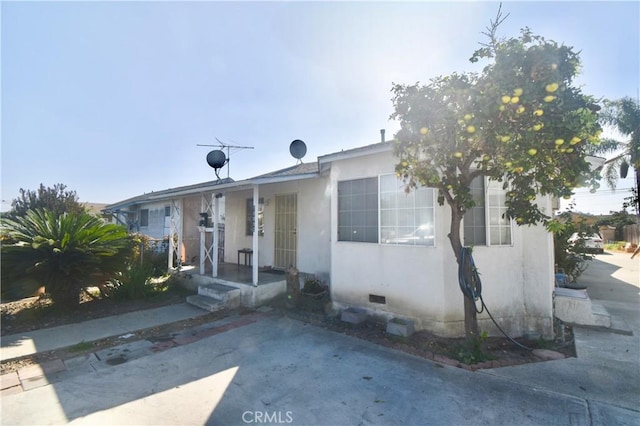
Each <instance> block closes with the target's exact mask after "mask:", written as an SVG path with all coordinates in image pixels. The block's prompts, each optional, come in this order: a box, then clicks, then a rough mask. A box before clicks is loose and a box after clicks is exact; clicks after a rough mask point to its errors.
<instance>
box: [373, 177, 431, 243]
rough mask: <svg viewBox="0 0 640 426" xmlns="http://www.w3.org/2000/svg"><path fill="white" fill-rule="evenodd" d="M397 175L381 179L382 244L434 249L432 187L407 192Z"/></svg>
mask: <svg viewBox="0 0 640 426" xmlns="http://www.w3.org/2000/svg"><path fill="white" fill-rule="evenodd" d="M404 188H405V185H404V183H403V182H402V181H401V180H399V179H398V178H397V177H396V176H395V175H384V176H380V241H381V242H382V243H383V244H405V245H420V246H434V243H435V227H434V213H435V205H434V200H433V188H426V187H420V188H417V189H414V190H412V191H411V192H409V193H407V192H405V189H404Z"/></svg>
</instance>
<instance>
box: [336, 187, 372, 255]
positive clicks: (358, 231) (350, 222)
mask: <svg viewBox="0 0 640 426" xmlns="http://www.w3.org/2000/svg"><path fill="white" fill-rule="evenodd" d="M338 241H360V242H365V243H377V242H378V179H377V178H366V179H355V180H348V181H342V182H338Z"/></svg>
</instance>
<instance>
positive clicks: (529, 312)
mask: <svg viewBox="0 0 640 426" xmlns="http://www.w3.org/2000/svg"><path fill="white" fill-rule="evenodd" d="M394 164H395V159H394V157H393V156H392V154H391V153H390V152H388V153H382V154H375V155H369V156H362V157H358V158H351V159H345V160H338V161H334V162H332V163H331V173H330V187H331V194H332V199H334V200H337V199H338V193H337V183H338V181H341V180H349V179H358V178H366V177H374V176H378V175H380V174H388V173H394ZM548 207H549V209H550V204H549V206H548ZM549 211H550V210H549ZM331 217H332V218H333V220H332V225H331V240H332V243H331V251H332V256H331V285H332V299H333V300H334V302H335V303H336V304H337V305H338V306H341V307H346V306H358V307H364V308H366V309H367V310H368V311H370V312H371V313H374V314H377V315H380V316H382V317H391V316H400V317H408V318H412V319H413V320H414V321H415V322H416V328H417V329H428V330H430V331H433V332H435V333H437V334H440V335H445V336H460V335H463V334H464V310H463V296H462V292H461V291H460V289H459V286H458V276H457V272H458V268H457V263H456V261H455V257H454V253H453V252H452V249H451V245H450V242H449V240H448V238H447V234H448V232H449V226H450V217H451V216H450V212H449V207H448V206H447V205H445V206H441V207H440V206H438V207H436V211H435V226H436V235H435V238H436V242H435V247H413V246H393V245H385V244H375V243H359V242H341V241H337V232H338V231H337V227H338V224H337V217H338V209H337V202H335V203H333V204H332V205H331ZM512 243H513V244H512V246H506V247H505V246H501V247H475V248H474V260H475V263H476V266H477V267H478V269H479V271H480V273H481V275H480V277H481V279H482V283H483V293H482V294H483V298H484V300H485V302H486V303H487V305H488V307H489V309H490V311H491V313H492V315H493V316H494V318H496V320H497V321H498V324H500V327H502V328H503V329H504V330H505V331H506V332H508V333H509V334H511V335H513V336H520V335H522V334H524V333H527V332H532V331H535V332H538V333H540V334H541V335H543V336H545V337H551V335H552V323H553V311H552V290H553V264H552V263H553V262H552V259H553V249H552V240H551V237H550V235H549V234H548V233H547V232H546V231H545V230H544V228H541V227H531V228H527V227H517V226H514V227H513V228H512ZM369 295H379V296H384V297H385V299H386V303H385V304H379V303H372V302H370V300H369ZM478 318H479V327H480V329H481V330H486V331H487V332H489V334H491V335H497V334H498V333H499V332H498V330H497V328H496V327H495V326H494V325H493V323H492V322H491V320H490V319H489V317H488V316H487V314H486V313H483V314H480V315H479V316H478Z"/></svg>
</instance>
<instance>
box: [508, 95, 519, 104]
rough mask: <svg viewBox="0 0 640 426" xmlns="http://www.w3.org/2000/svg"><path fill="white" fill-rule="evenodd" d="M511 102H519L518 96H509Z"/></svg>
mask: <svg viewBox="0 0 640 426" xmlns="http://www.w3.org/2000/svg"><path fill="white" fill-rule="evenodd" d="M510 102H511V103H512V104H517V103H518V102H520V98H519V97H517V96H514V97H513V98H511V101H510Z"/></svg>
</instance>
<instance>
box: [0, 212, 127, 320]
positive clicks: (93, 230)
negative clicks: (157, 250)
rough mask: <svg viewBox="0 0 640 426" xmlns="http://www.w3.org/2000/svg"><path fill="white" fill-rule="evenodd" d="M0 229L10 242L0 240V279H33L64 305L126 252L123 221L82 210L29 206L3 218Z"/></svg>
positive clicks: (116, 267) (113, 269)
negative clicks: (57, 210) (23, 211)
mask: <svg viewBox="0 0 640 426" xmlns="http://www.w3.org/2000/svg"><path fill="white" fill-rule="evenodd" d="M2 234H3V235H4V236H6V238H7V241H10V242H11V243H10V244H5V245H3V246H2V269H3V281H5V280H7V279H9V280H10V282H13V281H14V280H15V281H16V282H17V281H19V280H24V279H25V278H30V279H33V280H35V281H37V282H38V283H39V284H40V285H43V286H44V287H45V289H46V291H47V293H49V294H50V295H51V298H52V299H53V302H54V303H55V304H56V305H59V306H63V307H66V308H75V307H77V306H78V305H79V303H80V291H81V290H82V289H83V288H85V287H89V286H92V285H96V284H101V283H102V282H104V281H105V280H107V279H109V278H110V277H111V276H112V275H114V274H115V273H117V272H120V271H122V269H123V268H124V267H125V264H126V260H127V258H128V257H129V256H130V254H131V240H130V238H129V237H128V235H127V232H126V229H125V228H124V227H122V226H120V225H114V224H105V223H104V222H103V221H102V220H101V219H100V218H98V217H97V216H94V215H92V214H90V213H87V212H81V213H77V214H69V213H64V214H62V215H57V214H55V213H53V212H51V211H49V210H40V209H38V210H31V211H29V212H27V214H26V215H25V216H22V217H17V218H15V219H11V220H5V221H3V223H2ZM10 282H9V285H10ZM5 284H7V283H6V282H4V283H3V285H5Z"/></svg>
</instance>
